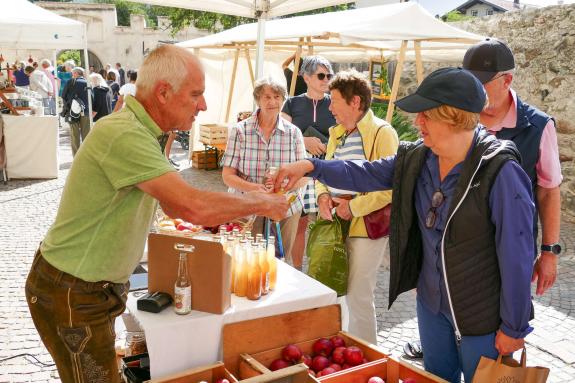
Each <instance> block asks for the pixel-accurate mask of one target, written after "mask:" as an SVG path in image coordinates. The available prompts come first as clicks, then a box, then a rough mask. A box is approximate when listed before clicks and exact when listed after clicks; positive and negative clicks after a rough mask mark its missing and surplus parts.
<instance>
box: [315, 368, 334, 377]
mask: <svg viewBox="0 0 575 383" xmlns="http://www.w3.org/2000/svg"><path fill="white" fill-rule="evenodd" d="M334 372H335V370H334V369H333V368H331V367H326V368H324V369H323V370H321V372H320V374H321V376H326V375H329V374H333V373H334ZM318 376H319V375H318Z"/></svg>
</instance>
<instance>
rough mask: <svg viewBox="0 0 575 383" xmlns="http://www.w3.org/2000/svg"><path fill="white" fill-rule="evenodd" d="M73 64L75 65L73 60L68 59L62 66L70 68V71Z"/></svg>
mask: <svg viewBox="0 0 575 383" xmlns="http://www.w3.org/2000/svg"><path fill="white" fill-rule="evenodd" d="M75 66H76V63H75V62H74V60H68V61H66V62H64V67H66V68H68V69H70V71H72V69H74V67H75Z"/></svg>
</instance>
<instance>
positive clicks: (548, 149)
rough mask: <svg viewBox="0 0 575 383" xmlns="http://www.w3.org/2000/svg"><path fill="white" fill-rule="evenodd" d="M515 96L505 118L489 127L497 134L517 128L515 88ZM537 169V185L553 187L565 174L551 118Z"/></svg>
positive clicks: (558, 183)
mask: <svg viewBox="0 0 575 383" xmlns="http://www.w3.org/2000/svg"><path fill="white" fill-rule="evenodd" d="M509 91H510V92H511V96H512V97H513V102H512V103H511V105H510V106H509V110H508V111H507V114H506V115H505V118H503V120H501V122H500V123H499V124H496V125H494V126H491V127H489V129H488V131H489V133H491V134H495V133H497V132H498V131H500V130H501V129H503V128H511V127H513V128H515V126H516V125H517V93H515V91H514V90H513V89H510V90H509ZM535 169H536V171H537V185H538V186H541V187H543V188H547V189H553V188H556V187H558V186H559V185H561V181H562V180H563V175H562V174H561V163H560V162H559V146H558V145H557V133H556V131H555V123H554V122H553V120H549V122H548V123H547V125H545V128H544V129H543V134H542V135H541V143H540V144H539V160H537V165H536V166H535Z"/></svg>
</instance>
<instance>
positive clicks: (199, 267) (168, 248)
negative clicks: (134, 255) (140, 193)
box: [148, 233, 231, 314]
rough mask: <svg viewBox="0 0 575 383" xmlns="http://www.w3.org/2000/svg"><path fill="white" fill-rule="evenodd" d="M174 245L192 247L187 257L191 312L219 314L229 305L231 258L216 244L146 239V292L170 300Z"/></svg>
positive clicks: (175, 262) (175, 265) (152, 236)
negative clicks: (190, 284) (167, 297)
mask: <svg viewBox="0 0 575 383" xmlns="http://www.w3.org/2000/svg"><path fill="white" fill-rule="evenodd" d="M176 243H184V244H190V245H194V246H195V251H194V252H193V253H190V254H188V272H189V274H190V279H191V282H192V309H193V310H198V311H205V312H208V313H213V314H222V313H223V312H224V311H226V310H227V308H228V307H230V304H231V293H230V291H231V290H230V286H231V257H230V256H229V254H227V253H224V249H223V247H222V245H221V243H219V242H212V241H205V240H198V239H192V238H185V237H179V236H174V235H167V234H156V233H150V234H149V235H148V291H150V292H155V291H161V292H165V293H168V294H170V295H171V296H172V297H173V296H174V282H175V281H176V277H177V274H178V261H179V252H178V251H176V250H175V249H174V245H175V244H176Z"/></svg>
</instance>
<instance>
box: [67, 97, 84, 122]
mask: <svg viewBox="0 0 575 383" xmlns="http://www.w3.org/2000/svg"><path fill="white" fill-rule="evenodd" d="M85 109H86V105H84V101H82V100H81V99H80V97H78V96H74V98H72V102H71V103H70V111H69V116H70V120H71V121H74V122H77V121H80V117H81V116H83V115H84V110H85Z"/></svg>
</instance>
